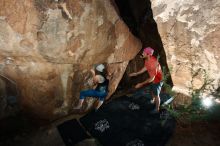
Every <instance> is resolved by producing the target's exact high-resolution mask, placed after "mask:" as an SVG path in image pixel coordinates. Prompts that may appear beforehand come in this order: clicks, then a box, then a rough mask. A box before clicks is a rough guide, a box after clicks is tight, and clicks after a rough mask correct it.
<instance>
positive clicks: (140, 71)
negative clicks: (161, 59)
mask: <svg viewBox="0 0 220 146" xmlns="http://www.w3.org/2000/svg"><path fill="white" fill-rule="evenodd" d="M146 71H147V69H146V67H145V66H144V67H143V68H142V69H141V70H139V71H138V72H134V73H130V74H129V77H133V76H137V75H140V74H142V73H144V72H146Z"/></svg>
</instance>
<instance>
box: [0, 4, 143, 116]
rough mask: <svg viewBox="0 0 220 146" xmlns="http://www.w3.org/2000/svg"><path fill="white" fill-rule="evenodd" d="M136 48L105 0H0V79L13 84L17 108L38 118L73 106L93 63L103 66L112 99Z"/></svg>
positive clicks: (138, 45)
mask: <svg viewBox="0 0 220 146" xmlns="http://www.w3.org/2000/svg"><path fill="white" fill-rule="evenodd" d="M140 49H141V43H140V42H139V40H137V39H136V38H135V37H134V36H133V35H132V34H131V33H130V31H129V29H128V28H127V26H126V25H125V24H124V22H123V21H122V20H121V19H120V18H119V16H118V14H117V12H116V11H115V8H114V6H113V5H112V3H111V2H110V1H103V0H77V1H72V0H67V1H66V3H64V4H63V3H61V4H58V3H56V2H55V1H49V0H45V1H41V0H40V1H39V0H24V1H23V2H22V3H21V2H20V1H16V0H1V1H0V75H4V76H6V77H7V78H10V79H11V80H13V81H14V82H16V84H17V90H18V93H19V97H18V101H19V103H20V104H19V105H20V106H21V107H22V108H23V109H24V110H26V111H29V112H30V113H31V114H33V115H38V116H39V117H41V118H47V119H48V118H49V119H50V118H52V117H54V116H56V114H55V111H56V109H59V108H60V107H61V105H64V106H66V107H68V108H69V109H70V108H72V105H73V104H74V103H75V102H76V101H77V99H78V97H79V92H80V90H82V89H87V88H91V86H90V85H89V84H88V82H87V80H88V79H90V78H91V76H90V72H89V71H90V69H91V67H92V65H93V64H97V63H103V62H107V63H108V70H109V73H110V74H111V80H110V94H109V95H111V94H112V93H113V92H114V91H115V89H116V87H117V85H118V83H119V81H120V80H121V78H122V76H123V73H124V71H125V69H126V66H127V64H128V62H129V60H131V59H132V58H134V57H135V56H136V54H137V53H138V52H139V50H140ZM3 85H4V84H3ZM3 85H2V86H3ZM68 108H67V109H68Z"/></svg>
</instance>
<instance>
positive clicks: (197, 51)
mask: <svg viewBox="0 0 220 146" xmlns="http://www.w3.org/2000/svg"><path fill="white" fill-rule="evenodd" d="M152 9H153V14H154V19H155V20H156V22H157V25H158V30H159V33H160V35H161V38H162V41H163V45H164V48H165V51H166V55H167V59H168V65H169V68H170V69H171V76H172V80H173V83H174V89H175V90H176V91H178V92H180V93H183V94H185V95H189V94H190V93H191V92H192V90H202V91H203V89H207V88H208V87H211V88H212V89H208V90H206V91H204V93H206V94H209V93H210V92H212V91H213V90H215V89H217V88H219V86H220V74H219V72H220V63H219V60H220V59H219V57H220V50H219V48H220V42H219V38H220V13H219V12H220V1H219V0H175V1H173V0H152Z"/></svg>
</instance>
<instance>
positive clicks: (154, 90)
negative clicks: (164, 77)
mask: <svg viewBox="0 0 220 146" xmlns="http://www.w3.org/2000/svg"><path fill="white" fill-rule="evenodd" d="M162 86H163V82H162V81H161V82H159V83H151V84H150V89H151V91H152V93H153V94H154V95H155V96H159V95H160V91H161V88H162Z"/></svg>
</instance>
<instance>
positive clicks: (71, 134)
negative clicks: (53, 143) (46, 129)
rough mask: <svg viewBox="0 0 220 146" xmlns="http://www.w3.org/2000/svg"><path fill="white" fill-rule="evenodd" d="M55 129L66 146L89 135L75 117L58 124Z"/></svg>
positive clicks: (72, 145) (72, 144)
mask: <svg viewBox="0 0 220 146" xmlns="http://www.w3.org/2000/svg"><path fill="white" fill-rule="evenodd" d="M57 129H58V131H59V133H60V136H61V137H62V139H63V142H64V143H65V145H66V146H74V145H75V144H77V143H78V142H80V141H82V140H84V139H86V138H89V135H88V134H87V133H86V131H85V130H84V129H83V128H82V127H81V125H80V124H79V122H78V121H77V120H76V119H73V120H69V121H66V122H64V123H62V124H60V125H58V126H57Z"/></svg>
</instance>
